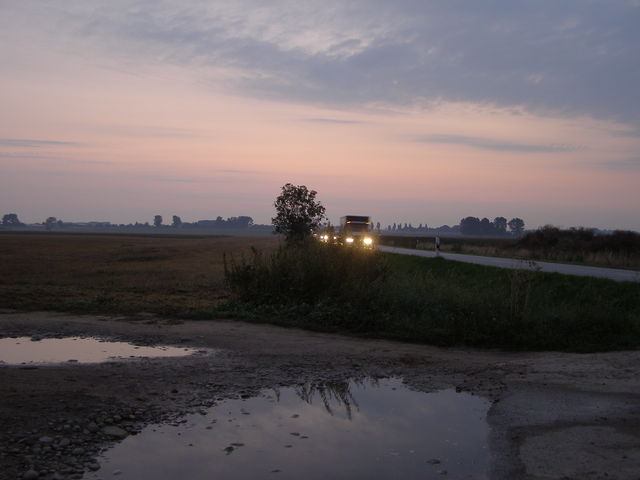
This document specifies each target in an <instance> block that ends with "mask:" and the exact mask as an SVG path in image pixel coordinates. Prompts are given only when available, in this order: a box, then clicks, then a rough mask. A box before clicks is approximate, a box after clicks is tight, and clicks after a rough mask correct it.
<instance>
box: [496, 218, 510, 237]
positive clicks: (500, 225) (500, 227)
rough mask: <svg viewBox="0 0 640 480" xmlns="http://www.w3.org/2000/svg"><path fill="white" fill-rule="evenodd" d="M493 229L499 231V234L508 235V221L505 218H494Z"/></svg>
mask: <svg viewBox="0 0 640 480" xmlns="http://www.w3.org/2000/svg"><path fill="white" fill-rule="evenodd" d="M493 227H494V228H495V229H496V230H497V231H498V233H502V234H504V233H507V219H506V218H504V217H496V218H494V219H493Z"/></svg>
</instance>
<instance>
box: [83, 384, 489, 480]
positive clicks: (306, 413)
mask: <svg viewBox="0 0 640 480" xmlns="http://www.w3.org/2000/svg"><path fill="white" fill-rule="evenodd" d="M488 408H489V402H488V401H486V400H484V399H481V398H478V397H474V396H471V395H469V394H466V393H456V392H455V391H454V390H443V391H439V392H435V393H420V392H414V391H411V390H408V389H407V388H406V387H405V386H403V384H402V381H401V380H399V379H384V380H380V381H372V380H367V381H364V382H354V381H350V382H336V383H332V384H323V385H315V386H313V385H307V386H304V387H299V388H282V389H280V390H279V391H265V392H263V394H262V395H261V396H259V397H256V398H250V399H246V400H231V401H225V402H224V403H221V404H219V405H218V406H216V407H213V408H210V409H208V410H206V412H207V414H206V415H201V414H195V415H190V416H188V417H185V419H183V423H181V424H174V425H173V426H172V425H163V426H153V427H148V428H146V429H145V430H143V431H142V433H140V434H139V435H136V436H132V437H128V438H127V439H125V440H124V441H123V442H122V443H120V444H118V445H117V446H115V447H114V448H113V449H111V450H109V451H107V452H106V454H105V456H104V457H102V458H101V460H100V462H101V463H102V469H101V470H100V471H99V472H96V473H92V474H89V475H88V476H86V477H85V478H92V479H98V478H105V479H106V478H114V477H113V475H114V474H115V475H117V477H115V478H119V479H137V480H147V479H149V480H150V479H154V480H162V479H167V480H168V479H176V478H188V479H190V480H201V479H207V480H210V479H212V478H223V479H254V478H273V479H278V480H280V479H301V478H305V479H328V478H331V479H368V480H371V479H388V478H402V479H414V478H415V479H418V478H419V479H425V478H434V479H435V478H449V479H451V478H455V479H462V478H473V479H483V478H487V477H486V471H487V468H488V457H489V453H488V447H487V438H488V425H487V423H486V414H487V411H488ZM203 413H204V412H203ZM445 472H446V473H445ZM445 475H446V476H445Z"/></svg>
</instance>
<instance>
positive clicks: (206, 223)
mask: <svg viewBox="0 0 640 480" xmlns="http://www.w3.org/2000/svg"><path fill="white" fill-rule="evenodd" d="M153 226H154V227H155V228H211V229H234V230H243V229H247V228H252V227H265V226H266V225H256V224H255V223H254V222H253V218H251V217H248V216H246V215H240V216H239V217H228V218H226V219H224V218H222V217H221V216H218V217H216V219H215V220H197V221H195V222H183V221H182V219H181V218H180V217H179V216H178V215H173V217H172V218H171V225H164V224H163V218H162V216H161V215H156V216H155V217H154V218H153Z"/></svg>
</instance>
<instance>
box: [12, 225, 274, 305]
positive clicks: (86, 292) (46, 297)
mask: <svg viewBox="0 0 640 480" xmlns="http://www.w3.org/2000/svg"><path fill="white" fill-rule="evenodd" d="M277 244H278V239H277V238H276V237H274V236H273V235H268V236H263V237H256V236H253V237H226V236H204V235H202V236H188V237H187V236H173V237H171V236H166V235H157V236H153V235H148V234H146V235H135V234H132V235H122V234H118V235H110V234H106V235H96V234H64V233H59V234H42V235H29V234H10V235H9V234H0V265H1V270H2V275H0V308H12V309H19V310H53V311H65V312H78V313H126V314H134V313H138V312H151V313H156V314H160V315H175V316H196V317H197V316H211V315H212V312H215V311H216V308H217V305H218V304H219V303H220V302H221V301H222V300H224V299H225V298H226V297H227V296H228V288H227V287H226V285H225V280H224V262H223V252H230V253H233V254H236V255H241V254H243V253H244V252H249V249H250V247H251V246H256V247H258V248H261V249H265V250H267V251H268V250H269V249H273V248H276V246H277Z"/></svg>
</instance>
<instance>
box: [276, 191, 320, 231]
mask: <svg viewBox="0 0 640 480" xmlns="http://www.w3.org/2000/svg"><path fill="white" fill-rule="evenodd" d="M317 194H318V192H316V191H315V190H309V189H308V188H307V187H306V186H304V185H293V184H291V183H287V184H286V185H284V186H283V187H282V192H281V193H280V195H278V197H277V198H276V201H275V202H274V204H273V205H274V206H275V207H276V216H275V217H273V218H272V219H271V221H272V223H273V225H274V227H275V233H283V234H284V235H285V237H286V239H287V241H300V240H304V239H305V238H306V237H309V236H310V235H311V234H312V233H313V231H314V230H316V229H317V228H318V227H320V225H321V224H322V221H323V220H324V218H325V215H324V212H325V208H324V206H322V204H321V203H320V202H317V201H316V195H317Z"/></svg>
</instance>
